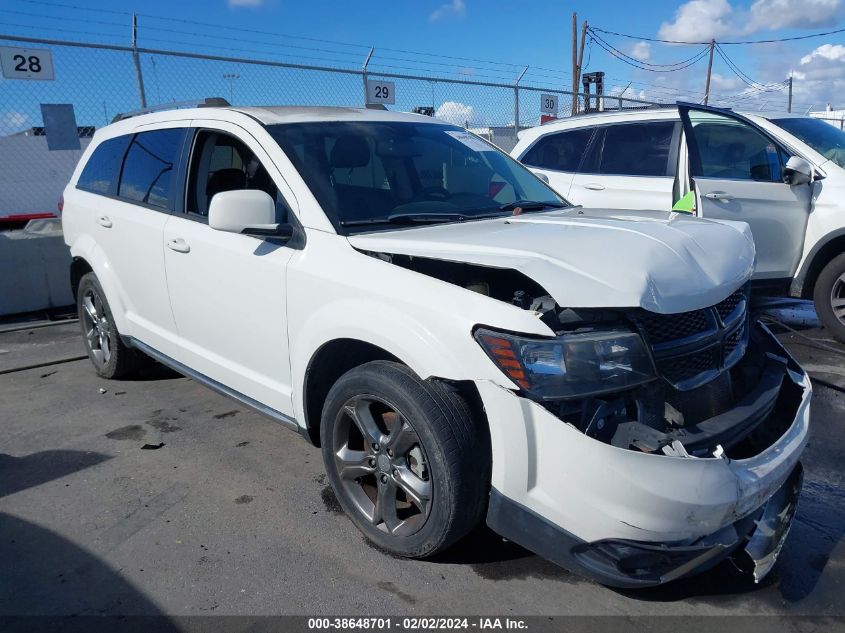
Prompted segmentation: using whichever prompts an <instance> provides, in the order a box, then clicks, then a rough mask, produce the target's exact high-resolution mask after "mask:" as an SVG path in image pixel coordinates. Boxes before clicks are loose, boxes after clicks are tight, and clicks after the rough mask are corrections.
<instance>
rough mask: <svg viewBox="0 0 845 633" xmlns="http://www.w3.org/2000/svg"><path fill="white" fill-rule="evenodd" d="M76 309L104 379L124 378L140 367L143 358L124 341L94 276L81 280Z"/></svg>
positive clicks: (93, 358)
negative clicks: (140, 359)
mask: <svg viewBox="0 0 845 633" xmlns="http://www.w3.org/2000/svg"><path fill="white" fill-rule="evenodd" d="M76 309H77V312H78V314H79V324H80V326H81V328H82V339H83V341H84V342H85V349H86V350H87V352H88V358H90V359H91V363H92V364H93V365H94V369H95V370H96V371H97V374H98V375H99V376H102V377H103V378H122V377H124V376H127V375H129V374H131V373H132V372H134V371H135V370H136V369H137V368H138V365H139V358H140V357H139V354H138V352H136V351H135V350H134V349H131V348H129V347H127V346H126V345H125V344H124V343H123V341H122V340H121V338H120V332H118V330H117V325H115V322H114V317H113V316H112V313H111V308H109V304H108V302H107V301H106V293H105V292H103V287H102V286H101V285H100V282H99V280H98V279H97V276H96V275H95V274H94V273H86V274H85V275H83V276H82V279H80V280H79V289H78V290H77V292H76Z"/></svg>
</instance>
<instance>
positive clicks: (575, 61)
mask: <svg viewBox="0 0 845 633" xmlns="http://www.w3.org/2000/svg"><path fill="white" fill-rule="evenodd" d="M577 113H578V14H577V13H574V12H573V13H572V114H577Z"/></svg>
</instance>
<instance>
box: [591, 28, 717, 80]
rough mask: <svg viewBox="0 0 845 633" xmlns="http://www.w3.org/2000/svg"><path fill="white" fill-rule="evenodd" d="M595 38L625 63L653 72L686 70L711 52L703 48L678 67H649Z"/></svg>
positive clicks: (600, 44)
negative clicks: (627, 57)
mask: <svg viewBox="0 0 845 633" xmlns="http://www.w3.org/2000/svg"><path fill="white" fill-rule="evenodd" d="M591 37H592V36H591ZM593 39H594V41H595V43H596V44H598V45H599V46H600V47H601V48H603V49H604V50H605V51H607V52H608V53H610V54H611V55H613V56H614V57H616V58H617V59H618V60H619V61H621V62H623V63H625V64H628V65H629V66H633V67H634V68H636V69H638V70H645V71H648V72H652V73H673V72H676V71H679V70H684V69H686V68H689V67H690V66H692V65H694V64H696V63H698V62H699V61H701V60H702V59H704V57H706V56H707V53H708V52H709V49H704V50H701V51H699V52H698V53H697V54H696V55H694V56H693V57H691V58H690V59H689V60H688V61H687V63H686V64H685V65H683V66H678V67H676V68H649V67H648V66H642V65H640V64H636V63H634V62H632V61H630V60H628V59H626V58H625V57H623V56H622V55H620V54H618V53H616V52H615V50H614V49H613V48H611V47H609V46H605V45H604V44H603V43H602V40H600V39H595V38H593Z"/></svg>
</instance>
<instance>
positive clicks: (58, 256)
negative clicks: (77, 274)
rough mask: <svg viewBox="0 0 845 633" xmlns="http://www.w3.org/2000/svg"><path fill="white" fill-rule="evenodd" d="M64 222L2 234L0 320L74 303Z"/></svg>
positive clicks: (36, 224)
mask: <svg viewBox="0 0 845 633" xmlns="http://www.w3.org/2000/svg"><path fill="white" fill-rule="evenodd" d="M70 261H71V258H70V251H69V250H68V247H67V245H65V242H64V237H63V236H62V224H61V220H58V219H55V220H32V221H30V222H29V223H28V224H27V225H26V228H24V229H23V230H21V231H5V232H2V233H0V316H5V315H9V314H19V313H22V312H36V311H39V310H47V309H49V308H59V307H63V306H69V305H72V304H73V303H74V297H73V293H72V292H71V289H70Z"/></svg>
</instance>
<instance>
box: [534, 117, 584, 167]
mask: <svg viewBox="0 0 845 633" xmlns="http://www.w3.org/2000/svg"><path fill="white" fill-rule="evenodd" d="M592 135H593V128H584V129H580V130H570V131H568V132H557V133H555V134H549V135H547V136H544V137H543V138H541V139H540V140H539V141H537V142H536V143H535V144H534V146H533V147H532V148H531V149H530V150H528V152H527V153H526V154H525V156H523V157H522V162H523V163H524V164H525V165H530V166H531V167H539V168H541V169H553V170H555V171H568V172H576V171H578V165H579V164H580V163H581V157H582V156H583V155H584V150H585V149H586V147H587V143H589V142H590V137H591V136H592Z"/></svg>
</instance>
